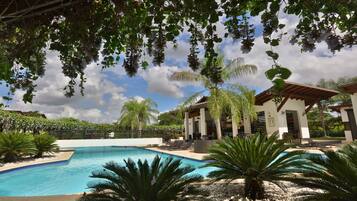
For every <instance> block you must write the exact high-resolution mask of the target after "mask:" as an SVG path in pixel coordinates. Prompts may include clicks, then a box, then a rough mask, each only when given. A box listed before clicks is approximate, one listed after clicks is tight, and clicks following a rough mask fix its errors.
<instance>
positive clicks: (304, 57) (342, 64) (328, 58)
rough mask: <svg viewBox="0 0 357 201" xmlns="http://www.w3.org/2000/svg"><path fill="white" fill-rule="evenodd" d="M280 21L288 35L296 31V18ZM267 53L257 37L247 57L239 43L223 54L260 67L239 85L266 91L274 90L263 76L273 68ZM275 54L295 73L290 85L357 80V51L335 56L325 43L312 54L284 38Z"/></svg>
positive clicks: (228, 45) (343, 51)
mask: <svg viewBox="0 0 357 201" xmlns="http://www.w3.org/2000/svg"><path fill="white" fill-rule="evenodd" d="M280 20H281V21H282V22H284V23H286V24H287V26H286V31H288V32H289V33H291V32H292V31H293V29H294V28H295V25H296V22H297V19H296V18H295V17H291V16H287V15H285V16H283V18H282V19H280ZM268 49H269V47H268V46H267V45H266V44H264V42H263V39H262V37H258V38H257V39H256V40H255V45H254V47H253V49H252V51H251V52H250V53H248V54H243V53H241V51H240V44H239V43H235V44H233V43H231V44H227V45H226V46H225V47H224V48H223V52H224V54H225V57H226V58H227V59H234V58H237V57H243V58H244V59H245V63H249V64H255V65H257V66H258V72H257V73H256V74H255V75H250V76H245V77H243V78H242V79H240V80H239V82H241V83H243V84H246V85H249V86H254V87H258V88H261V89H265V88H267V87H269V86H271V82H270V81H269V80H268V79H267V78H266V77H265V75H264V73H265V71H266V70H268V69H269V68H270V67H271V65H272V64H273V62H272V60H270V59H269V58H268V56H267V55H266V53H265V51H266V50H268ZM274 51H276V52H278V53H279V60H278V62H279V63H280V64H281V65H282V66H284V67H288V68H289V69H290V70H291V71H292V76H291V77H290V78H289V80H290V81H294V82H298V83H316V82H317V81H318V80H319V79H321V78H325V79H337V78H339V77H344V76H349V77H351V76H357V66H356V62H357V57H356V56H355V55H357V48H346V49H343V50H341V51H340V52H336V54H335V55H333V54H332V53H331V52H330V51H329V50H328V48H327V45H326V44H325V43H320V44H318V45H317V48H316V50H315V51H313V52H301V48H300V47H299V46H297V45H291V44H290V43H289V38H286V37H285V38H284V39H283V41H282V42H281V44H280V45H279V46H278V47H277V48H274Z"/></svg>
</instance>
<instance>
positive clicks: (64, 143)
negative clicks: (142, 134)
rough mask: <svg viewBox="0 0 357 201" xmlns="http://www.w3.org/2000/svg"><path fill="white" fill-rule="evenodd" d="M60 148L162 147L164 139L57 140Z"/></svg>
mask: <svg viewBox="0 0 357 201" xmlns="http://www.w3.org/2000/svg"><path fill="white" fill-rule="evenodd" d="M56 143H57V144H58V146H60V148H71V147H98V146H147V145H162V138H123V139H80V140H57V142H56Z"/></svg>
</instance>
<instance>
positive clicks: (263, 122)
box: [184, 82, 338, 139]
mask: <svg viewBox="0 0 357 201" xmlns="http://www.w3.org/2000/svg"><path fill="white" fill-rule="evenodd" d="M271 91H272V88H269V89H267V90H265V91H263V92H261V93H259V94H258V95H256V96H255V109H256V112H257V119H256V120H254V121H251V120H250V119H249V117H248V115H243V119H242V121H241V124H240V125H236V123H235V122H232V120H231V119H232V118H230V117H229V116H223V117H222V118H221V126H222V135H223V136H233V137H235V136H237V135H249V134H252V133H257V132H261V133H266V134H267V135H268V136H270V135H272V134H273V133H274V132H278V133H279V137H280V138H282V137H283V134H284V133H290V134H292V135H293V137H294V138H297V139H307V138H310V133H309V129H308V122H307V117H306V113H307V112H308V111H309V110H310V109H311V108H312V107H313V106H314V105H315V104H318V103H319V102H320V101H321V100H327V99H329V98H331V97H332V96H334V95H337V94H338V92H337V91H334V90H330V89H325V88H320V87H314V86H309V85H305V84H298V83H293V82H285V85H284V88H283V90H282V91H281V93H280V94H281V96H282V101H281V102H280V103H278V104H276V103H275V102H274V101H273V98H274V95H273V94H272V93H271ZM206 100H207V97H203V98H201V99H200V100H199V101H197V102H196V103H195V104H193V105H191V106H190V107H188V108H186V111H185V120H184V124H185V139H215V138H216V129H215V125H214V121H213V119H212V118H211V117H210V115H209V111H208V107H207V101H206Z"/></svg>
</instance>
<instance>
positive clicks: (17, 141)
mask: <svg viewBox="0 0 357 201" xmlns="http://www.w3.org/2000/svg"><path fill="white" fill-rule="evenodd" d="M35 153H36V147H35V145H34V143H33V137H32V135H30V134H26V133H0V157H3V160H4V162H15V161H17V160H18V159H19V157H22V156H27V155H32V154H35Z"/></svg>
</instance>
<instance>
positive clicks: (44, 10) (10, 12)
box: [0, 0, 357, 102]
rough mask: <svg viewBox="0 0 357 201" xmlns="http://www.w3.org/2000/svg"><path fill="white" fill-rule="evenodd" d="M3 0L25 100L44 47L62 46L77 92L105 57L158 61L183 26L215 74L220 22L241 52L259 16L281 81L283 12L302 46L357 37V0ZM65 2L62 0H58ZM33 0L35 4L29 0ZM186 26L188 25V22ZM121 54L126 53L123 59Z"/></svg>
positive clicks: (12, 67)
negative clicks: (279, 51) (87, 71)
mask: <svg viewBox="0 0 357 201" xmlns="http://www.w3.org/2000/svg"><path fill="white" fill-rule="evenodd" d="M13 2H14V1H10V0H7V1H4V2H3V3H2V4H1V6H0V13H1V14H0V38H1V40H0V81H3V82H4V83H6V84H7V85H8V86H9V87H10V93H12V92H14V91H15V90H16V89H23V90H25V91H26V93H25V94H24V96H23V100H24V101H25V102H28V101H31V100H32V98H33V95H34V94H33V93H34V92H35V87H36V86H35V83H34V82H35V80H37V79H38V78H39V77H41V76H43V75H44V74H45V70H46V69H45V55H46V50H48V49H49V50H54V51H57V52H59V55H60V60H61V62H62V70H63V74H64V75H65V76H67V77H68V78H69V79H70V80H69V82H68V85H67V87H66V88H65V94H66V95H67V96H72V95H73V94H74V93H75V87H76V86H77V85H79V87H80V89H81V92H82V93H83V89H84V82H85V74H84V70H85V68H86V66H87V65H88V64H89V63H91V62H97V61H98V59H99V54H101V55H102V56H103V61H102V65H103V66H104V67H110V66H113V65H115V64H117V63H119V62H121V63H122V64H123V67H124V68H125V70H126V71H127V73H128V75H130V76H133V75H135V73H136V72H137V70H138V69H139V68H140V67H142V68H147V66H148V64H149V63H148V61H147V60H146V59H145V58H147V57H145V56H146V55H149V56H151V57H152V63H153V64H161V63H163V62H164V60H165V51H164V49H165V47H166V46H167V44H169V43H173V44H174V45H177V44H176V41H177V38H178V37H179V36H180V34H182V33H184V32H186V31H187V32H188V33H189V38H188V39H187V40H188V41H189V43H190V45H191V47H190V51H189V54H188V55H187V60H188V63H189V66H190V67H191V68H192V69H193V70H196V69H198V65H199V62H198V61H199V55H200V51H202V50H201V49H200V46H201V45H202V46H203V47H204V48H203V53H204V54H203V55H204V57H205V58H206V59H207V63H208V65H207V66H208V68H207V71H204V72H203V73H204V74H206V75H207V76H209V77H211V76H213V77H212V79H214V75H215V72H216V71H217V69H216V68H217V67H216V66H215V65H214V63H215V60H216V58H217V56H218V54H217V52H216V50H215V47H216V46H217V45H219V44H220V43H221V42H222V39H223V36H220V35H219V34H218V30H217V23H221V24H223V26H224V27H225V34H224V37H228V38H233V39H234V40H239V41H240V42H241V49H242V50H243V52H249V51H250V50H251V49H252V47H253V46H254V40H255V37H256V36H255V31H256V27H255V26H254V25H253V24H252V20H251V18H252V17H258V18H260V23H261V25H262V27H263V38H264V42H265V43H266V44H267V45H268V47H270V48H269V49H268V51H267V52H266V53H267V55H268V56H269V57H270V58H272V59H273V61H274V64H273V66H272V70H269V72H267V76H268V78H269V79H271V80H272V81H273V83H275V84H276V85H277V86H280V87H281V86H282V84H283V80H284V79H286V78H287V77H288V76H289V74H290V72H289V71H288V70H287V69H286V68H285V67H282V66H281V65H279V63H278V62H277V60H278V57H279V55H278V54H277V52H274V49H273V48H274V47H276V46H278V45H279V42H280V40H281V38H282V37H284V36H285V35H288V34H286V33H285V32H284V31H283V28H284V26H285V24H284V23H283V22H282V21H281V20H279V18H278V14H279V12H281V13H284V14H288V15H294V16H297V17H298V18H299V22H298V24H297V25H296V28H295V31H294V32H293V34H292V35H290V34H289V35H288V36H287V37H289V38H291V42H292V43H293V44H297V45H299V46H300V47H301V49H302V50H303V51H312V50H314V49H315V46H316V44H317V43H319V42H321V41H325V42H326V43H327V44H328V47H329V49H330V50H331V51H332V52H335V51H339V50H341V49H342V48H344V47H352V46H354V45H356V44H357V35H356V33H357V27H356V24H357V13H356V10H357V1H347V0H343V1H335V0H315V1H297V0H295V1H285V0H259V1H256V0H243V1H241V0H222V1H220V2H218V1H216V0H204V1H194V0H184V1H181V0H169V1H158V0H143V1H139V0H97V1H88V0H79V1H65V3H59V4H56V2H59V1H52V2H50V3H48V2H47V1H44V0H40V1H15V2H17V4H14V3H13ZM60 2H62V1H60ZM28 3H30V4H28ZM186 28H187V29H186ZM120 55H123V57H124V59H121V57H120Z"/></svg>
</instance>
